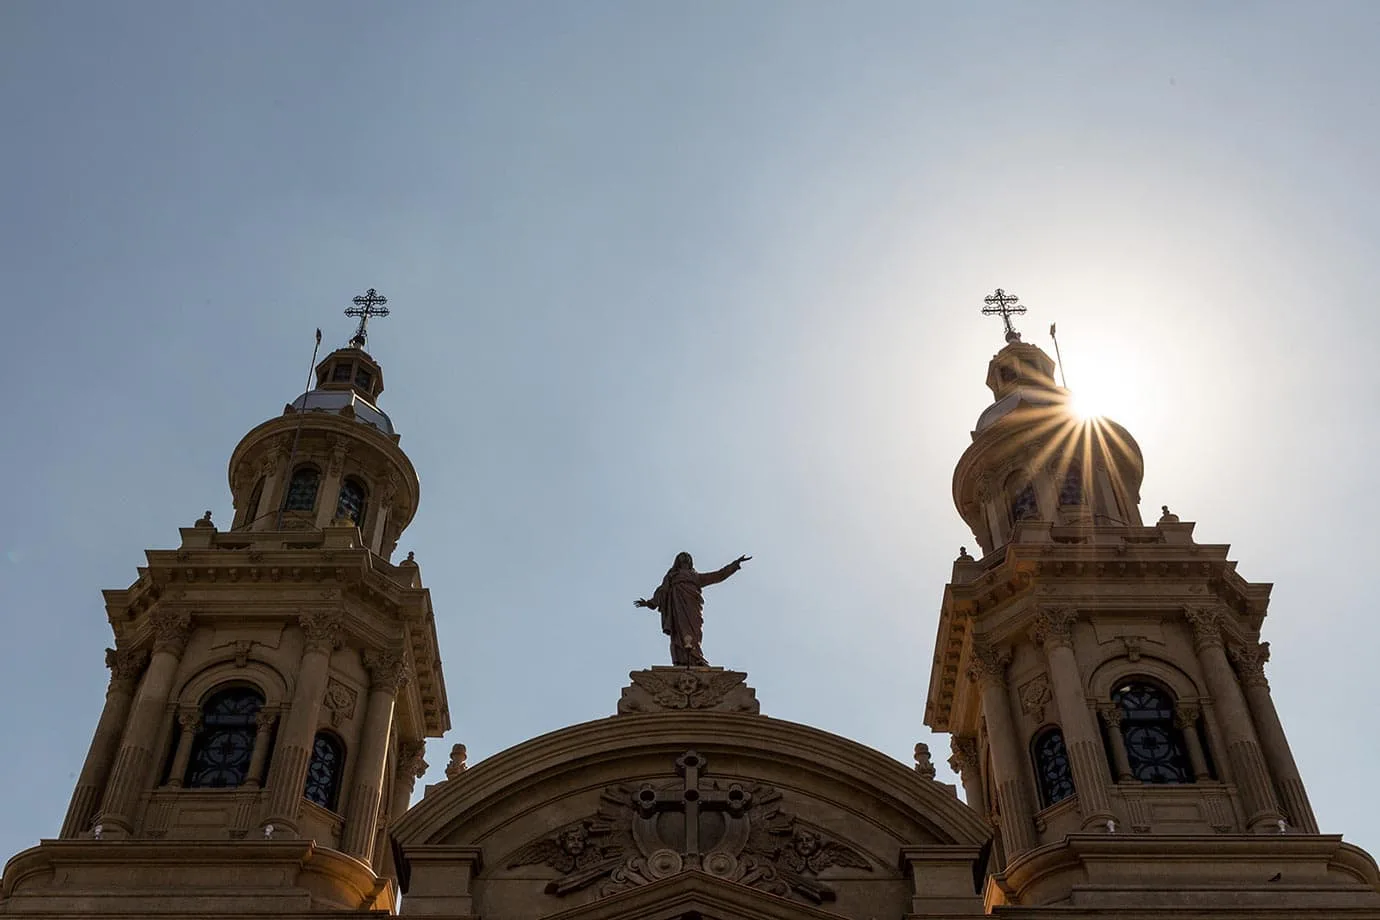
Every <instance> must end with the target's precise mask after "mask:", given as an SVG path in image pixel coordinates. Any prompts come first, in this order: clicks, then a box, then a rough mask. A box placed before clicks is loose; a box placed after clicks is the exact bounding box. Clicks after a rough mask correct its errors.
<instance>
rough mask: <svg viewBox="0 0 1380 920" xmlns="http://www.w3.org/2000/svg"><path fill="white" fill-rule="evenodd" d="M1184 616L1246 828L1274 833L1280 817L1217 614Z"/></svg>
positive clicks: (1195, 611) (1188, 613) (1198, 611)
mask: <svg viewBox="0 0 1380 920" xmlns="http://www.w3.org/2000/svg"><path fill="white" fill-rule="evenodd" d="M1185 616H1186V617H1187V619H1188V622H1189V624H1190V625H1191V626H1192V627H1193V649H1194V651H1195V652H1197V653H1198V662H1199V664H1201V665H1202V668H1203V673H1204V674H1205V675H1206V677H1207V684H1208V690H1209V691H1210V692H1211V693H1212V699H1213V701H1214V703H1215V704H1216V705H1217V709H1218V712H1220V713H1221V715H1222V720H1221V721H1222V726H1223V730H1224V733H1225V734H1226V739H1227V758H1228V759H1229V760H1230V761H1231V765H1232V772H1233V774H1234V775H1235V776H1236V782H1237V786H1238V788H1239V789H1240V790H1241V793H1242V798H1243V800H1244V804H1245V806H1246V814H1247V824H1248V825H1249V826H1250V828H1251V830H1254V831H1259V830H1263V829H1266V828H1268V829H1274V828H1275V827H1276V826H1277V825H1278V823H1279V819H1280V818H1282V817H1283V815H1282V814H1281V813H1280V810H1279V804H1278V803H1277V802H1276V801H1275V791H1274V787H1273V786H1272V785H1271V783H1270V774H1269V772H1268V771H1267V770H1266V769H1265V758H1264V757H1263V756H1262V755H1261V752H1260V742H1258V741H1257V740H1256V737H1255V731H1254V730H1253V729H1252V728H1251V714H1250V710H1249V709H1248V708H1247V707H1246V700H1245V697H1243V696H1242V695H1241V686H1240V685H1239V684H1238V683H1237V682H1236V674H1235V672H1233V671H1232V669H1231V664H1230V663H1229V662H1228V661H1227V653H1226V651H1225V650H1224V648H1223V644H1222V629H1221V619H1220V614H1218V613H1217V612H1215V611H1212V610H1204V609H1190V610H1188V611H1186V613H1185Z"/></svg>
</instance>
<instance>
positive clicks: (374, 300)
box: [345, 288, 388, 348]
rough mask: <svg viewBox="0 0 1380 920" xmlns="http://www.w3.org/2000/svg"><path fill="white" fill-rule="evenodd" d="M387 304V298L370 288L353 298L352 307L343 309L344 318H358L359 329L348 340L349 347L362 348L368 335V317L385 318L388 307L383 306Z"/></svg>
mask: <svg viewBox="0 0 1380 920" xmlns="http://www.w3.org/2000/svg"><path fill="white" fill-rule="evenodd" d="M387 303H388V298H387V297H384V296H383V295H382V294H380V293H378V292H377V291H375V290H374V289H373V288H370V289H369V290H368V291H365V292H364V293H363V294H360V295H359V296H358V297H356V298H355V300H354V304H355V305H354V306H353V307H346V308H345V315H346V316H358V317H359V328H358V329H356V330H355V337H354V338H352V339H350V344H351V345H353V346H355V347H356V348H363V347H364V340H365V337H366V336H367V335H368V326H369V317H371V316H387V315H388V307H387V306H385V304H387Z"/></svg>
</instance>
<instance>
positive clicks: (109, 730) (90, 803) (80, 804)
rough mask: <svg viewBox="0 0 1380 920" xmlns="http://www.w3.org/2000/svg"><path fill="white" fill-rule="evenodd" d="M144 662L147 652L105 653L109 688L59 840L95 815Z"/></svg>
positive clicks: (80, 828) (88, 824) (85, 825)
mask: <svg viewBox="0 0 1380 920" xmlns="http://www.w3.org/2000/svg"><path fill="white" fill-rule="evenodd" d="M148 660H149V653H148V652H147V651H131V650H130V649H119V650H116V649H113V648H108V649H106V650H105V666H106V667H108V668H110V686H108V687H107V688H106V691H105V708H104V709H102V710H101V718H100V721H99V722H97V723H96V733H95V735H93V736H92V738H91V746H90V747H89V748H88V749H87V752H86V761H85V763H83V764H82V767H81V775H80V776H78V777H77V787H76V788H75V789H74V790H72V801H71V802H70V803H69V804H68V806H67V817H66V818H65V819H63V822H62V830H61V831H60V832H59V834H58V836H59V837H61V838H63V839H70V838H72V837H77V836H80V835H81V834H83V833H85V832H86V831H87V830H89V829H90V827H91V819H92V818H94V817H95V816H96V804H97V803H98V802H100V800H101V792H102V791H103V790H104V789H105V781H106V780H107V779H108V778H109V776H110V765H111V764H112V763H113V762H114V760H115V755H116V754H117V753H118V752H119V749H120V736H121V734H123V733H124V730H125V720H126V719H128V718H129V707H130V704H131V703H132V702H134V688H135V687H136V686H137V685H138V682H139V675H140V674H141V673H142V672H143V670H144V666H145V665H147V664H148Z"/></svg>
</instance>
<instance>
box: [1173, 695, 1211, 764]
mask: <svg viewBox="0 0 1380 920" xmlns="http://www.w3.org/2000/svg"><path fill="white" fill-rule="evenodd" d="M1198 716H1199V711H1198V707H1197V706H1189V705H1187V704H1184V703H1180V704H1179V705H1178V707H1177V708H1176V709H1175V710H1174V727H1175V728H1177V729H1178V730H1179V731H1181V732H1183V736H1184V745H1185V746H1187V748H1188V762H1189V765H1190V766H1192V767H1193V778H1194V779H1195V780H1196V781H1197V782H1200V783H1201V782H1206V781H1207V780H1210V779H1212V772H1211V771H1210V770H1208V765H1207V757H1205V756H1204V755H1203V742H1202V740H1201V739H1199V737H1198Z"/></svg>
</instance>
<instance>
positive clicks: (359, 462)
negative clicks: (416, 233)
mask: <svg viewBox="0 0 1380 920" xmlns="http://www.w3.org/2000/svg"><path fill="white" fill-rule="evenodd" d="M370 296H371V297H372V296H373V292H372V291H371V292H370ZM357 300H358V298H357ZM381 300H382V298H378V299H377V300H376V301H375V302H380V301H381ZM373 315H378V311H375V313H374V314H373ZM364 318H365V319H367V316H365V317H364ZM315 375H316V385H315V388H313V389H311V390H310V391H309V392H307V393H306V394H305V395H304V396H301V397H299V398H298V399H296V400H295V401H294V402H292V403H290V404H288V405H287V406H286V408H285V409H284V411H283V413H282V414H281V415H280V416H278V417H277V418H273V419H270V420H269V421H266V422H264V423H263V424H261V425H259V426H258V427H256V428H254V429H253V430H252V431H250V432H249V433H248V434H246V435H245V436H244V437H243V438H242V439H241V440H240V442H239V445H238V446H237V447H236V448H235V451H234V453H233V455H232V456H231V459H230V489H231V493H232V495H233V497H234V506H235V509H236V512H235V517H234V521H233V525H232V526H230V527H229V528H226V529H220V528H218V527H217V526H216V525H215V524H213V523H212V521H211V520H210V517H211V516H210V513H209V512H208V513H207V515H206V517H205V518H203V519H202V520H199V521H197V522H196V524H195V525H194V526H192V527H187V528H183V529H182V530H181V545H180V546H179V547H178V548H177V549H173V550H150V551H149V552H148V553H147V557H148V562H147V564H146V565H144V566H141V567H140V568H139V574H138V578H137V579H136V580H135V582H134V584H132V585H131V586H130V587H129V588H127V589H124V590H117V591H106V592H105V602H106V611H107V615H108V618H109V621H110V624H111V628H112V629H113V631H114V637H115V642H114V646H115V647H114V649H111V650H108V651H107V653H106V658H107V664H108V665H109V667H110V668H111V671H112V677H111V682H110V688H109V690H108V691H107V695H106V704H105V708H104V710H103V712H102V713H101V717H100V720H99V722H98V724H97V727H96V732H95V737H94V738H93V740H92V742H91V747H90V751H89V753H88V755H87V758H86V762H85V764H84V765H83V767H82V770H81V774H80V777H79V779H78V782H77V787H76V790H75V791H74V793H73V796H72V800H71V804H70V806H69V808H68V812H67V817H66V820H65V821H64V822H63V826H62V829H61V833H60V835H59V839H57V840H47V841H44V842H43V843H42V844H41V845H40V846H38V847H35V848H33V849H31V850H27V851H25V852H23V853H21V854H19V855H18V856H16V857H15V858H14V859H13V860H12V861H11V863H10V865H9V866H8V867H7V869H6V872H5V888H4V892H3V893H2V894H0V913H6V914H7V915H8V914H26V913H28V912H34V913H52V912H55V911H56V912H61V911H64V910H67V911H71V910H80V911H81V912H83V913H84V914H96V915H100V914H102V913H106V912H119V911H126V912H127V911H129V910H131V909H134V910H136V912H138V913H140V914H158V913H160V912H166V911H172V912H178V911H182V912H187V911H191V912H195V913H216V912H222V913H228V914H240V913H249V912H261V911H265V910H269V911H273V910H278V911H288V912H291V911H321V910H327V911H329V910H349V911H354V910H359V909H366V908H372V909H384V910H387V909H391V908H393V907H394V905H395V898H396V894H395V892H396V873H395V871H394V866H393V862H392V853H391V849H390V847H389V845H388V842H387V840H388V837H387V828H388V826H389V824H390V823H391V822H395V821H396V820H397V819H398V818H399V817H401V814H402V812H403V811H405V810H406V808H407V806H408V802H409V798H410V795H411V792H412V788H413V784H414V782H415V780H416V779H417V777H419V776H420V775H421V774H422V772H423V771H424V770H425V763H424V762H423V760H422V755H423V751H424V741H425V739H426V738H434V737H439V736H440V735H442V734H443V733H444V732H445V731H446V730H447V729H448V728H449V727H450V715H449V711H448V709H447V702H446V690H445V683H444V680H443V677H442V673H441V662H440V659H439V656H438V653H437V641H436V624H435V616H434V614H433V612H432V608H431V597H430V593H429V592H428V591H427V589H425V588H424V587H422V582H421V571H420V569H419V567H418V565H417V564H416V562H414V561H413V558H412V554H411V553H409V554H408V557H407V559H405V560H403V561H401V562H398V563H394V562H393V561H392V559H391V557H392V554H393V550H394V548H395V546H396V545H397V541H398V538H399V535H400V534H401V533H402V531H403V529H404V528H405V527H406V526H407V524H408V522H409V521H410V520H411V519H412V517H413V515H414V514H415V512H416V510H417V503H418V496H419V491H418V489H419V486H418V480H417V474H416V472H415V471H414V470H413V468H412V464H411V462H410V461H409V460H408V458H407V455H406V454H404V453H403V451H402V450H401V448H400V447H399V446H398V442H399V437H398V434H397V432H395V431H394V430H393V425H392V423H391V421H390V420H389V418H388V416H387V415H386V414H385V413H384V412H383V411H382V410H380V409H379V408H378V406H377V401H378V397H379V394H380V393H381V392H382V391H383V371H382V368H381V367H380V366H379V364H378V362H377V361H375V360H374V359H373V357H371V356H370V355H369V354H368V353H367V352H366V351H365V350H364V336H363V324H361V329H360V331H359V332H358V333H357V334H356V337H355V339H354V341H352V342H351V344H350V345H349V346H347V347H345V348H341V349H338V350H336V351H333V352H331V353H330V354H328V355H327V356H326V357H325V358H324V359H323V360H322V361H321V362H320V363H319V364H318V365H317V367H316V369H315ZM112 867H116V868H118V871H115V869H114V868H112ZM112 873H113V874H112ZM213 880H214V881H216V883H215V884H212V881H213Z"/></svg>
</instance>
